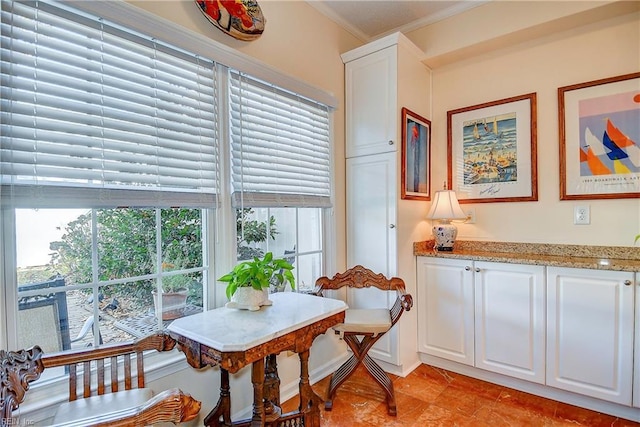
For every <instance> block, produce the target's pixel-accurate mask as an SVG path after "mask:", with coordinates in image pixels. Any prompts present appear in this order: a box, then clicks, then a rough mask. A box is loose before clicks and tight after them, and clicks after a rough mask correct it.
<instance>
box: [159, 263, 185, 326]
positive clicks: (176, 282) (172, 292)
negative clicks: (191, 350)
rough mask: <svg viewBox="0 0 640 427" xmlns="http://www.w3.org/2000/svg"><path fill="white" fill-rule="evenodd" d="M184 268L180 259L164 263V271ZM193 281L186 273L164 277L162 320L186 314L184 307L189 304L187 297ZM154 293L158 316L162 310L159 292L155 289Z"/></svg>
mask: <svg viewBox="0 0 640 427" xmlns="http://www.w3.org/2000/svg"><path fill="white" fill-rule="evenodd" d="M182 268H183V267H182V266H181V262H180V261H176V262H175V263H169V262H163V263H162V270H163V271H164V270H167V269H168V270H177V269H182ZM192 281H193V279H192V278H191V277H189V276H187V275H185V274H177V275H173V276H163V277H162V294H161V297H162V320H173V319H177V318H178V317H182V316H183V315H184V309H185V307H186V306H187V297H188V295H189V285H190V284H191V282H192ZM152 294H153V303H154V306H155V311H156V316H158V314H159V313H158V312H159V310H160V307H159V304H158V293H157V292H156V291H155V290H154V291H153V292H152Z"/></svg>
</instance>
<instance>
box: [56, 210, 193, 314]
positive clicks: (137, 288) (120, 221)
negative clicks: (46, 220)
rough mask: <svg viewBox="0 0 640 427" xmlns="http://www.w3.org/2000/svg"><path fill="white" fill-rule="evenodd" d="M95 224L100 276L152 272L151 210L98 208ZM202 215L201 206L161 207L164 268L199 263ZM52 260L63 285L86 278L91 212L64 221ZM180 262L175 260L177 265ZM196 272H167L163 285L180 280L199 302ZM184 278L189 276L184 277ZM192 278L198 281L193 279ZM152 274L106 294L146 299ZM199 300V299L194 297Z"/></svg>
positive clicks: (106, 289) (88, 278)
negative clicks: (62, 233) (188, 207)
mask: <svg viewBox="0 0 640 427" xmlns="http://www.w3.org/2000/svg"><path fill="white" fill-rule="evenodd" d="M96 217H97V229H98V243H97V248H98V280H101V281H105V280H112V279H119V278H125V277H133V276H141V275H147V274H154V273H156V269H155V265H156V259H155V248H156V214H155V209H101V210H97V211H96ZM201 232H202V218H201V211H200V210H199V209H162V210H161V235H162V248H163V251H162V258H163V262H166V263H167V265H172V266H173V267H170V268H168V269H170V270H175V269H178V268H180V269H186V268H194V267H199V266H202V235H201ZM51 249H52V250H53V251H54V252H53V255H52V264H53V265H54V266H55V267H56V269H57V271H58V272H59V273H60V274H62V275H63V276H65V280H66V282H67V284H80V283H90V282H91V279H92V258H91V212H88V213H87V214H84V215H81V216H80V217H78V218H77V219H76V220H74V221H72V222H70V223H69V224H67V226H66V228H65V233H64V235H63V236H62V239H61V240H60V241H57V242H52V243H51ZM178 263H179V265H178ZM198 275H199V273H194V274H191V275H188V276H187V277H186V278H185V276H174V277H167V278H166V279H167V284H168V285H170V284H171V283H172V282H176V281H179V280H182V281H183V282H186V283H193V284H194V285H196V284H197V286H190V287H189V290H190V297H191V301H190V302H192V303H194V304H196V305H202V285H201V283H199V278H198V277H197V276H198ZM185 279H187V280H185ZM194 280H196V283H194ZM154 289H155V281H154V280H153V279H149V280H144V281H138V282H136V283H123V284H118V285H112V286H108V287H104V288H103V291H104V292H105V297H111V296H123V297H129V298H131V299H132V300H134V301H135V302H137V303H138V304H140V305H147V304H150V303H151V301H152V297H151V291H152V290H154ZM198 299H199V300H198Z"/></svg>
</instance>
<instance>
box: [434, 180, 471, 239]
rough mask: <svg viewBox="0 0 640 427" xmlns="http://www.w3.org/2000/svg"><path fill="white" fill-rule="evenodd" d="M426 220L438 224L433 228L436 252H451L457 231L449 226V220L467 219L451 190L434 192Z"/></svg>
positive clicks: (452, 226)
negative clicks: (436, 221)
mask: <svg viewBox="0 0 640 427" xmlns="http://www.w3.org/2000/svg"><path fill="white" fill-rule="evenodd" d="M427 218H429V219H437V220H439V222H438V224H436V225H434V226H433V237H434V238H435V240H436V244H435V248H436V250H438V251H452V250H453V245H454V243H455V241H456V236H457V235H458V229H457V228H456V226H455V225H453V224H451V220H452V219H466V218H467V215H466V214H465V213H464V211H463V210H462V208H461V207H460V204H459V203H458V199H457V197H456V193H455V192H454V191H453V190H440V191H436V194H435V195H434V197H433V204H432V205H431V209H430V210H429V213H428V214H427Z"/></svg>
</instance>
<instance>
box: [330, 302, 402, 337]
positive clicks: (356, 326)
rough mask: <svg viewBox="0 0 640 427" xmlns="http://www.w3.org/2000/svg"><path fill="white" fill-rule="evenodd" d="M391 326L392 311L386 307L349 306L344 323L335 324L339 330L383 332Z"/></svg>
mask: <svg viewBox="0 0 640 427" xmlns="http://www.w3.org/2000/svg"><path fill="white" fill-rule="evenodd" d="M390 328H391V313H390V312H389V310H388V309H386V308H366V309H362V308H349V309H347V310H346V311H345V315H344V323H341V324H339V325H337V326H334V328H333V329H335V330H336V331H338V332H361V333H363V334H382V333H384V332H387V331H388V330H389V329H390Z"/></svg>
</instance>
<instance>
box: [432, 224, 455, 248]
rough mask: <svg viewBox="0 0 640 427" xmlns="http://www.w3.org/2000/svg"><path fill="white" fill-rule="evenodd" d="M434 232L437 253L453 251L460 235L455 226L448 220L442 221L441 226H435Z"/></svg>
mask: <svg viewBox="0 0 640 427" xmlns="http://www.w3.org/2000/svg"><path fill="white" fill-rule="evenodd" d="M432 232H433V237H434V239H435V241H436V244H435V248H436V250H437V251H443V252H451V251H453V244H454V243H455V241H456V237H457V235H458V229H457V228H456V226H455V225H453V224H451V222H449V221H448V220H441V222H440V223H439V224H437V225H434V226H433V230H432Z"/></svg>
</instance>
